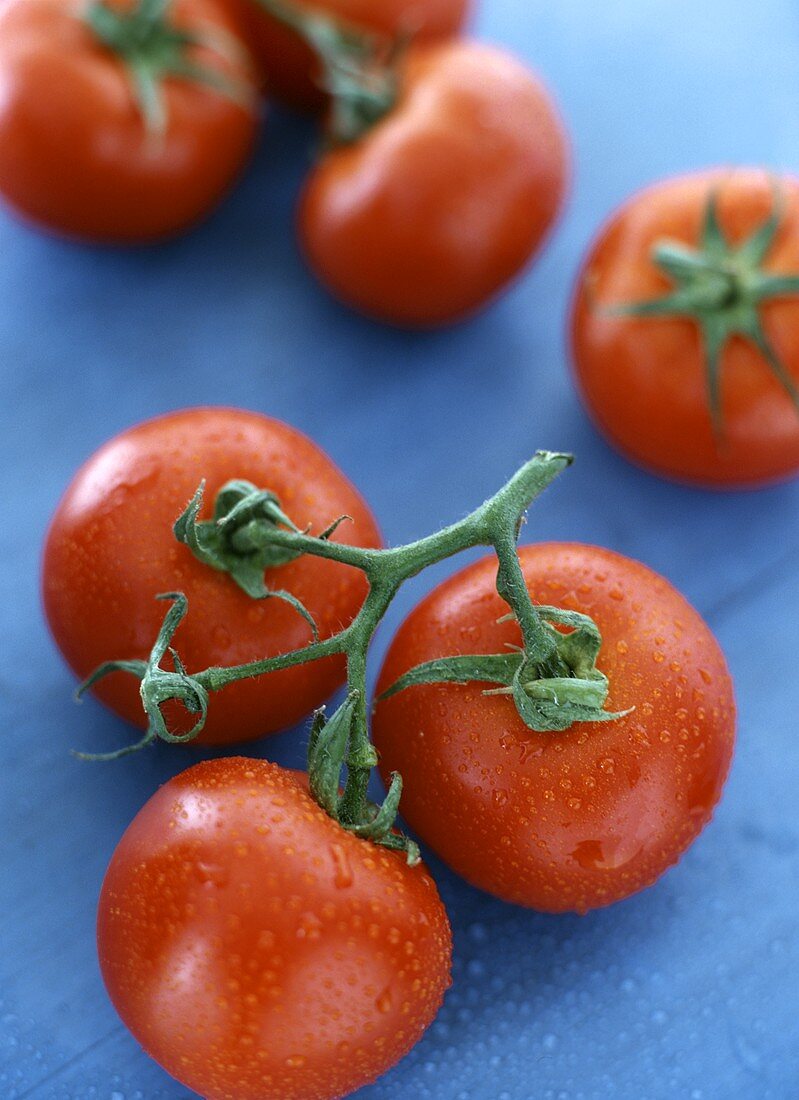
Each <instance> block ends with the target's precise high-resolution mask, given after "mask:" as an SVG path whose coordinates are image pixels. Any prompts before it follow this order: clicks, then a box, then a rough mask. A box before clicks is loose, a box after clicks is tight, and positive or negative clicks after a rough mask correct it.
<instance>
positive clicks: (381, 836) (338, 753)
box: [308, 691, 419, 864]
mask: <svg viewBox="0 0 799 1100" xmlns="http://www.w3.org/2000/svg"><path fill="white" fill-rule="evenodd" d="M358 703H359V698H358V692H357V691H352V692H350V694H349V695H348V696H347V698H346V699H345V700H344V702H343V703H342V705H341V706H340V707H339V708H338V709H337V710H336V711H335V712H334V714H333V716H332V718H330V719H329V720H328V719H327V717H326V715H325V712H324V710H318V711H317V712H316V714H315V715H314V718H313V723H312V725H311V737H310V741H309V744H308V775H309V778H310V788H311V794H312V795H313V797H314V799H315V800H316V802H317V803H318V804H319V805H320V806H321V807H322V809H323V810H324V811H325V812H326V813H327V814H329V815H330V817H332V818H333V820H334V821H337V822H338V823H339V825H341V826H342V828H344V829H347V830H348V831H349V832H351V833H354V834H355V835H356V836H359V837H361V838H362V839H364V840H371V841H372V842H373V843H374V844H378V845H380V846H381V847H383V848H392V849H395V850H398V851H404V852H405V853H406V855H407V859H408V863H410V864H415V863H418V862H419V847H418V845H417V844H415V843H414V841H412V840H411V839H410V838H409V837H406V836H403V835H401V834H399V833H397V832H395V831H394V824H395V821H396V818H397V814H398V812H399V804H400V798H401V796H402V778H401V777H400V776H399V775H398V774H397V773H396V772H395V773H394V774H393V775H392V777H391V783H390V785H389V789H388V793H387V794H386V797H385V799H384V801H383V803H382V805H380V806H377V805H375V804H374V803H373V802H369V801H368V800H365V799H364V800H363V801H362V803H361V804H360V805H359V807H358V808H357V811H356V813H355V814H354V815H353V814H352V813H351V812H350V804H349V801H348V799H347V795H346V791H345V793H344V794H342V793H341V774H342V770H343V768H344V766H345V764H346V765H347V767H348V768H350V769H356V770H357V769H359V768H360V769H362V768H364V767H366V768H368V769H369V770H370V771H371V769H372V768H373V767H374V766H375V765H376V764H377V756H376V754H375V752H374V749H372V751H371V753H368V759H366V760H364V759H353V757H352V756H349V755H348V754H349V753H350V752H351V751H353V750H355V751H357V740H356V738H355V737H354V733H355V730H354V727H355V724H356V722H357V721H358Z"/></svg>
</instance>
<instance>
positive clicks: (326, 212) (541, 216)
mask: <svg viewBox="0 0 799 1100" xmlns="http://www.w3.org/2000/svg"><path fill="white" fill-rule="evenodd" d="M401 88H402V90H401V94H400V98H399V101H398V103H397V105H396V106H395V108H394V110H393V111H391V112H390V113H389V114H388V115H386V116H385V117H384V118H383V119H382V120H381V121H380V122H379V123H378V124H377V125H376V126H375V127H374V128H373V129H372V130H371V131H369V132H368V133H367V134H366V135H365V136H364V137H362V138H361V140H360V141H358V142H356V143H355V144H353V145H350V146H346V147H343V148H339V149H337V150H335V151H333V152H331V153H329V154H328V155H326V156H324V157H323V158H322V159H321V160H320V161H319V163H318V164H317V166H316V168H315V169H314V170H313V171H312V172H311V175H310V177H309V179H308V181H307V183H306V186H305V190H304V193H303V195H302V198H301V203H300V211H299V217H300V232H301V240H302V244H303V247H304V251H305V254H306V257H307V259H308V262H309V264H310V266H311V268H312V270H313V271H314V272H315V273H316V275H317V276H318V277H319V279H320V280H321V282H322V283H323V284H324V285H325V286H326V287H327V288H328V289H329V290H330V291H331V293H333V294H334V295H335V296H336V297H337V298H339V299H340V300H341V301H343V302H345V303H347V304H348V305H351V306H354V307H355V308H356V309H359V310H361V311H362V312H364V313H366V314H368V315H369V316H372V317H375V318H377V319H380V320H384V321H389V322H391V323H394V324H398V325H408V326H412V327H426V326H430V325H440V324H445V323H447V322H451V321H456V320H459V319H461V318H463V317H465V316H467V315H468V314H470V313H473V312H474V311H476V310H477V309H479V308H480V307H481V306H483V305H485V304H486V303H487V302H488V301H489V300H490V299H491V298H493V297H494V296H495V295H496V294H497V293H498V292H499V291H500V290H501V289H502V288H503V287H504V286H505V285H506V284H507V283H508V282H509V281H510V280H511V279H512V278H513V277H514V276H515V275H516V274H518V272H519V271H520V270H521V269H522V268H523V267H524V265H525V264H526V263H527V262H528V261H529V260H530V258H531V257H532V255H533V254H534V253H535V251H536V249H537V248H538V246H539V245H540V243H541V241H542V239H543V238H544V236H545V234H546V232H547V230H548V229H549V228H550V227H551V225H552V223H553V221H554V219H555V217H556V215H557V212H558V210H559V209H560V206H561V203H562V200H563V195H564V191H565V187H566V177H567V161H568V155H567V149H566V141H565V137H564V132H563V128H562V126H561V123H560V120H559V118H558V116H557V114H556V111H555V108H554V106H553V104H552V101H551V100H550V98H549V95H548V93H547V91H546V89H545V88H544V87H543V85H542V84H541V83H540V82H539V81H538V79H537V78H536V77H535V76H534V75H533V74H532V73H531V72H529V71H528V70H527V69H526V68H525V67H524V66H523V65H522V64H521V63H520V62H518V61H516V60H515V59H514V58H513V57H511V56H509V55H508V54H506V53H504V52H502V51H501V50H498V49H494V48H493V47H489V46H484V45H480V44H477V43H474V42H450V43H446V44H443V45H435V46H425V47H423V46H419V47H415V48H412V49H411V50H410V51H409V53H408V56H407V58H406V62H405V67H404V70H403V74H402V85H401Z"/></svg>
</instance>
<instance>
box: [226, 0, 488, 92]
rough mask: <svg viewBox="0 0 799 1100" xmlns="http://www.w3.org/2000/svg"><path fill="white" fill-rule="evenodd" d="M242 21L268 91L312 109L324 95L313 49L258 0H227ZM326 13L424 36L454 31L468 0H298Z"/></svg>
mask: <svg viewBox="0 0 799 1100" xmlns="http://www.w3.org/2000/svg"><path fill="white" fill-rule="evenodd" d="M232 3H234V4H235V5H236V8H237V10H238V12H239V14H240V17H241V18H242V20H243V22H244V26H245V28H246V38H247V43H248V45H249V46H250V47H251V49H252V51H253V53H254V55H255V57H256V59H257V61H258V63H259V65H260V67H261V70H262V74H263V80H264V84H265V86H266V89H267V92H268V93H269V95H270V96H275V97H276V98H277V99H280V100H282V101H283V102H284V103H287V104H289V105H290V106H292V107H297V108H299V109H300V110H304V111H318V110H321V109H322V108H323V107H324V104H325V100H326V97H325V95H324V93H323V91H322V89H321V87H320V83H321V81H322V71H321V67H320V65H319V63H318V61H317V60H316V58H315V57H314V54H313V52H312V51H311V50H310V49H309V47H308V46H306V45H305V43H303V42H302V41H301V39H300V38H299V37H298V36H297V35H296V34H295V33H293V32H292V31H290V30H288V29H287V28H285V27H284V26H282V25H281V24H280V23H278V22H277V20H275V19H274V18H273V17H272V16H270V15H267V14H266V13H265V12H264V11H261V10H260V9H259V6H258V0H232ZM296 7H298V8H300V9H301V8H303V7H307V9H308V10H315V11H318V12H320V13H321V14H323V15H330V16H332V17H333V18H334V19H336V20H338V21H340V22H341V24H342V26H343V27H347V28H352V30H354V31H355V32H356V33H358V32H362V33H365V34H367V35H377V36H378V37H380V38H385V39H388V40H391V41H394V40H396V39H398V38H405V37H410V38H412V39H414V40H415V39H419V40H422V41H424V40H428V39H437V38H447V37H449V36H451V35H454V34H456V33H457V32H458V31H459V30H460V29H461V27H462V26H463V24H464V23H465V21H466V17H467V15H468V13H469V9H470V7H471V3H470V0H314V3H312V4H303V3H302V2H299V3H297V4H296Z"/></svg>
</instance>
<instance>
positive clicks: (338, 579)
mask: <svg viewBox="0 0 799 1100" xmlns="http://www.w3.org/2000/svg"><path fill="white" fill-rule="evenodd" d="M203 478H205V479H207V486H206V494H205V504H204V516H205V518H208V517H210V513H211V509H212V505H213V500H214V497H215V496H216V493H217V491H218V490H219V489H220V488H221V487H222V485H224V484H225V483H226V482H227V481H229V480H232V479H234V478H244V479H247V480H249V481H251V482H253V484H255V485H256V486H257V487H258V488H260V489H271V490H272V491H273V492H275V493H276V494H277V495H278V497H279V498H280V502H281V504H282V506H283V508H284V509H285V510H286V511H287V512H288V514H289V515H290V517H291V518H292V519H293V520H294V522H295V523H297V525H298V526H299V527H301V528H304V527H306V526H308V525H309V526H310V527H311V529H312V530H313V531H314V532H316V533H317V534H318V533H319V532H320V531H322V530H323V529H324V528H325V527H326V526H327V525H328V523H330V522H332V521H333V520H335V519H336V518H337V517H338V516H341V515H345V514H346V515H348V516H351V517H352V520H353V522H352V523H345V524H343V525H342V526H341V528H339V534H338V536H337V537H338V538H340V539H344V540H347V541H349V542H350V543H351V544H352V545H358V546H378V545H379V544H380V536H379V533H378V530H377V527H376V526H375V521H374V519H373V517H372V514H371V513H370V511H369V509H368V508H367V506H366V504H365V503H364V501H363V500H362V498H361V497H360V496H359V495H358V493H357V492H356V490H355V489H354V488H353V486H352V485H351V484H350V483H349V482H348V481H347V479H346V478H345V477H344V475H343V474H342V473H341V472H340V470H338V469H337V468H336V467H335V466H334V465H333V463H332V462H331V461H330V459H329V458H328V457H327V456H326V455H325V454H323V453H322V451H320V450H319V449H318V447H316V446H315V445H314V444H313V443H312V442H311V441H310V440H309V439H307V438H306V437H305V436H303V435H301V434H300V433H299V432H298V431H296V430H295V429H294V428H290V427H289V426H288V425H286V424H282V423H281V422H280V421H278V420H270V419H268V418H267V417H265V416H260V415H258V414H257V413H250V412H242V411H241V410H238V409H222V408H204V409H203V408H199V409H187V410H185V411H182V412H176V413H170V414H168V415H167V416H163V417H160V418H158V419H156V420H149V421H147V422H146V423H144V424H140V425H139V426H138V427H135V428H131V429H130V430H129V431H126V432H123V433H122V434H121V435H118V436H117V437H116V438H115V439H112V440H111V442H110V443H107V444H106V445H105V446H104V447H102V448H101V449H100V450H99V451H97V453H96V454H94V455H93V456H92V457H91V458H90V459H89V460H88V462H87V463H86V464H85V466H83V468H82V469H81V470H80V471H79V473H78V474H77V476H76V477H75V480H74V481H73V482H72V484H71V485H70V487H69V488H68V489H67V492H66V494H65V496H64V498H63V500H62V501H61V503H60V504H59V506H58V509H57V511H56V514H55V516H54V518H53V521H52V524H51V527H50V531H49V533H48V536H47V542H46V545H45V551H44V562H43V589H44V604H45V610H46V612H47V618H48V620H49V623H50V628H51V630H52V632H53V635H54V637H55V640H56V642H57V643H58V645H59V647H60V648H61V651H62V653H63V654H64V656H65V657H66V659H67V661H68V662H69V664H70V665H71V667H72V668H73V669H74V671H75V672H76V673H77V675H78V676H80V677H85V676H87V675H88V674H89V672H91V671H92V669H94V668H95V667H96V666H97V665H99V664H101V663H102V662H103V661H105V660H108V659H116V658H125V659H127V658H135V659H141V658H145V657H146V656H147V655H148V653H149V651H150V649H151V647H152V645H153V642H154V641H155V638H156V636H157V634H158V630H159V627H160V624H161V622H162V620H163V617H164V613H165V605H164V604H163V603H162V602H158V601H156V599H155V596H156V595H158V594H159V593H162V592H171V591H181V592H185V594H186V596H187V597H188V601H189V611H188V615H187V617H186V619H185V620H184V621H183V623H182V624H181V625H180V627H179V629H178V632H177V634H176V636H175V642H174V645H175V647H176V649H177V651H178V653H179V654H180V655H181V657H182V659H183V661H184V663H185V664H186V666H187V668H188V670H189V672H192V671H201V670H202V669H205V668H207V667H210V666H212V665H237V664H243V663H246V662H248V661H253V660H256V659H259V658H262V657H270V656H275V655H276V654H278V653H284V652H287V651H289V650H292V649H298V648H299V647H300V646H303V645H307V644H308V643H309V642H310V641H311V640H312V635H311V630H310V627H309V625H308V624H307V623H306V622H305V620H304V619H303V618H302V616H301V615H299V614H298V612H297V611H296V610H295V609H294V608H292V607H290V606H289V605H288V604H286V603H284V602H283V601H281V600H278V599H267V600H255V599H253V598H252V597H250V596H247V595H246V594H245V593H244V592H243V591H242V590H241V589H240V588H239V587H238V586H237V585H236V584H235V582H234V581H233V580H232V579H231V577H230V576H228V575H227V574H225V573H220V572H217V571H216V570H214V569H212V568H211V567H209V566H207V565H203V564H202V563H201V562H200V561H198V560H197V559H196V558H195V557H193V555H192V553H191V551H190V550H189V549H188V547H186V546H183V545H180V544H178V542H177V541H176V540H175V537H174V535H173V533H172V524H173V523H174V521H175V520H176V519H177V517H178V515H179V514H180V513H181V511H182V510H183V508H184V507H185V505H186V502H187V501H188V500H189V498H190V497H191V496H192V494H193V493H194V491H195V489H196V488H197V486H198V485H199V483H200V481H201V480H202V479H203ZM266 579H267V583H268V584H269V587H270V588H281V589H287V590H288V591H290V592H291V593H293V594H294V595H295V596H296V597H297V598H298V599H299V600H300V601H301V602H302V603H303V604H304V605H305V607H306V608H307V609H308V610H309V611H310V613H311V614H312V615H313V617H314V619H315V620H316V624H317V626H318V629H319V634H320V637H322V638H324V637H328V636H330V635H331V634H333V633H334V632H335V631H337V630H339V629H341V628H342V627H343V626H345V625H346V624H348V623H349V622H351V621H352V619H353V618H354V617H355V615H356V613H357V612H358V610H359V608H360V606H361V603H362V602H363V599H364V597H365V596H366V591H367V585H366V580H365V578H364V576H363V574H362V573H360V572H359V571H358V570H356V569H354V568H352V567H350V566H346V565H340V564H339V563H337V562H330V561H323V560H322V559H320V558H313V557H310V556H307V555H306V556H304V557H302V558H298V559H297V560H295V561H292V562H289V563H288V564H286V565H283V566H280V567H279V568H276V569H270V570H269V571H268V573H267V578H266ZM344 678H345V668H344V663H343V660H341V659H339V658H326V659H325V660H324V661H317V662H314V663H313V664H309V665H303V666H301V667H298V668H295V669H288V670H286V671H283V672H277V673H271V674H269V675H268V676H263V677H261V678H259V679H258V680H248V681H242V682H240V683H238V684H231V685H229V686H228V687H226V688H223V689H222V690H221V691H219V692H217V693H215V694H214V695H212V697H211V703H210V711H209V716H208V722H207V725H206V726H205V729H204V730H203V732H202V734H201V735H200V738H199V740H200V741H202V742H204V743H217V744H222V743H225V744H227V743H230V742H235V741H246V740H250V739H252V738H255V737H259V736H261V735H263V734H266V733H273V732H274V731H276V730H279V729H283V728H285V727H287V726H291V725H293V724H294V723H296V722H298V721H299V720H300V719H301V718H303V717H304V716H305V715H307V714H308V713H310V711H311V710H312V709H313V708H314V707H317V706H318V705H319V704H320V703H321V702H322V701H323V700H324V699H326V698H327V697H328V696H329V695H330V694H331V693H332V692H333V691H334V690H335V689H336V688H337V687H338V686H339V685H340V684H341V683H342V682H343V681H344ZM95 690H96V692H97V694H98V695H99V696H100V698H101V699H102V700H103V701H104V702H105V703H107V704H108V705H109V706H110V707H112V709H113V710H115V711H116V712H117V713H118V714H120V715H122V716H123V717H124V718H127V719H129V720H130V721H132V722H135V723H137V724H138V725H143V724H145V721H144V712H143V710H142V705H141V700H140V698H139V692H138V683H137V681H136V680H135V679H134V678H133V677H131V676H129V675H125V674H123V673H116V674H115V675H114V676H112V677H110V678H109V679H107V680H104V681H102V682H101V683H100V684H98V686H97V687H96V689H95Z"/></svg>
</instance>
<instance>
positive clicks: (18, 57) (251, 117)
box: [0, 0, 257, 243]
mask: <svg viewBox="0 0 799 1100" xmlns="http://www.w3.org/2000/svg"><path fill="white" fill-rule="evenodd" d="M131 2H132V0H131ZM116 6H117V7H119V8H120V9H122V10H124V9H126V8H128V7H130V6H131V3H129V2H128V0H122V2H120V3H117V4H116ZM86 8H87V5H86V4H85V3H83V0H6V2H5V3H4V4H2V5H0V195H2V197H3V198H4V199H5V200H6V202H8V203H9V204H10V206H11V207H12V208H13V209H14V210H16V211H17V212H18V213H19V214H20V215H22V216H23V217H24V218H25V219H28V220H30V221H33V222H35V223H37V224H38V225H40V226H42V227H44V228H46V229H48V230H52V231H54V232H56V233H59V234H64V235H67V236H70V237H77V238H82V239H88V240H94V241H106V242H114V243H134V242H138V241H147V240H152V239H155V238H159V237H164V236H169V235H171V234H174V233H177V232H178V231H180V230H182V229H184V228H186V227H187V226H189V225H191V224H192V223H194V222H196V221H197V220H198V219H200V218H202V217H203V216H204V215H205V214H207V213H208V212H209V211H210V210H211V209H212V208H213V207H214V206H215V205H216V204H217V203H218V201H219V200H220V199H221V197H222V196H223V195H224V194H225V193H226V192H227V190H228V189H229V188H230V186H231V185H232V184H233V182H234V181H235V180H236V178H237V177H238V175H239V174H240V172H241V171H242V169H243V167H244V165H245V163H246V162H247V160H248V158H249V154H250V150H251V148H252V145H253V141H254V137H255V132H256V126H257V113H256V104H255V94H254V93H255V82H254V79H253V71H252V66H251V61H250V58H249V54H248V52H247V50H246V48H245V46H244V44H243V42H242V40H241V38H240V37H239V36H238V30H237V23H236V21H235V20H234V19H232V18H231V16H230V14H229V13H228V12H226V11H225V9H224V6H222V5H221V4H220V3H218V2H217V0H175V2H174V3H173V4H170V6H169V9H168V12H169V19H170V21H171V22H172V23H173V24H174V26H175V28H176V29H178V30H181V31H186V32H188V33H192V34H196V35H198V36H200V37H204V38H206V39H207V40H208V41H209V42H215V43H220V42H223V43H224V49H223V50H222V49H217V48H197V49H194V50H192V51H190V53H189V55H187V56H188V57H189V59H190V60H191V61H194V62H197V63H200V64H202V65H205V66H207V67H208V68H210V69H212V70H213V71H214V72H216V73H218V74H220V75H221V76H224V77H225V78H227V79H230V80H233V81H235V82H236V84H237V86H238V87H239V90H240V94H241V97H243V98H242V101H241V102H239V101H234V99H233V98H231V97H230V96H229V95H226V94H224V93H222V92H220V91H219V90H216V89H213V88H210V87H208V86H206V85H204V84H201V83H199V82H197V81H192V80H187V79H177V78H174V77H173V78H168V79H167V80H166V81H165V82H164V84H163V87H162V92H163V101H164V107H165V111H166V128H165V130H164V132H163V133H162V134H158V133H148V132H147V130H146V128H145V125H144V120H143V118H142V114H141V111H140V110H139V108H138V106H137V104H136V101H135V98H134V94H133V91H132V87H133V85H132V80H131V76H130V73H129V72H128V71H127V70H126V68H125V65H124V64H123V62H122V61H121V59H120V57H119V56H118V55H117V54H114V53H112V52H111V51H110V50H108V49H106V48H105V47H104V46H103V45H102V43H101V42H100V41H99V40H98V39H97V38H96V37H95V36H94V34H93V32H92V31H91V30H90V28H89V27H88V25H87V24H86V22H85V19H84V18H83V15H84V12H85V11H86ZM247 96H250V97H251V100H252V101H251V102H248V101H247Z"/></svg>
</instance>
